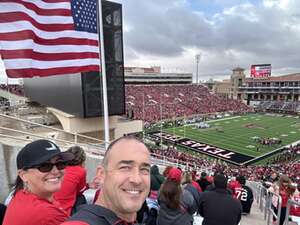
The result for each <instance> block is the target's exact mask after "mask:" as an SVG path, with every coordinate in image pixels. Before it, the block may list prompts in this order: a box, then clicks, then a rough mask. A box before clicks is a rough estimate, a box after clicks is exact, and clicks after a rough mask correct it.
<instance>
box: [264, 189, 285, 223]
mask: <svg viewBox="0 0 300 225" xmlns="http://www.w3.org/2000/svg"><path fill="white" fill-rule="evenodd" d="M273 200H274V201H276V202H277V206H274V205H273V204H272V202H273ZM281 206H282V199H281V196H280V195H278V194H276V193H273V192H270V191H268V192H267V201H266V207H267V225H270V221H271V215H272V216H273V217H274V218H275V219H276V221H275V223H273V224H277V225H279V224H280V214H281ZM275 207H276V209H277V213H276V209H275Z"/></svg>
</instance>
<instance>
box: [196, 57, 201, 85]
mask: <svg viewBox="0 0 300 225" xmlns="http://www.w3.org/2000/svg"><path fill="white" fill-rule="evenodd" d="M195 58H196V84H198V83H199V62H200V59H201V53H199V54H197V55H196V56H195Z"/></svg>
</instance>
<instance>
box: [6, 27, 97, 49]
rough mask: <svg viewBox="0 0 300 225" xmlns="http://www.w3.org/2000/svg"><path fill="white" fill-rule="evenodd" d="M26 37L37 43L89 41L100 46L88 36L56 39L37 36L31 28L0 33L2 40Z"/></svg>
mask: <svg viewBox="0 0 300 225" xmlns="http://www.w3.org/2000/svg"><path fill="white" fill-rule="evenodd" d="M26 39H33V41H34V43H35V44H40V45H86V44H87V43H88V44H89V45H91V46H96V47H98V41H96V40H90V39H87V38H69V37H65V38H55V39H44V38H40V37H39V36H37V35H36V34H35V33H34V32H33V31H31V30H24V31H18V32H10V33H0V40H3V41H21V40H26Z"/></svg>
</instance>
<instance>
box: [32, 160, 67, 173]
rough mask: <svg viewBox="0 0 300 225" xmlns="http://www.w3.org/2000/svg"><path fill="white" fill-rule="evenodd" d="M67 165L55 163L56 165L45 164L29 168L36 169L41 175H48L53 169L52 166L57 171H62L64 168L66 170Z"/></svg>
mask: <svg viewBox="0 0 300 225" xmlns="http://www.w3.org/2000/svg"><path fill="white" fill-rule="evenodd" d="M67 165H68V164H67V162H56V163H50V162H45V163H42V164H40V165H36V166H33V167H31V168H35V169H38V170H39V171H40V172H42V173H48V172H50V171H51V170H52V169H53V167H54V166H56V168H57V169H58V170H63V169H64V168H66V166H67Z"/></svg>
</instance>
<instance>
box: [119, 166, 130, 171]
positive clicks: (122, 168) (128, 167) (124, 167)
mask: <svg viewBox="0 0 300 225" xmlns="http://www.w3.org/2000/svg"><path fill="white" fill-rule="evenodd" d="M129 169H130V166H121V167H120V170H129Z"/></svg>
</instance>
